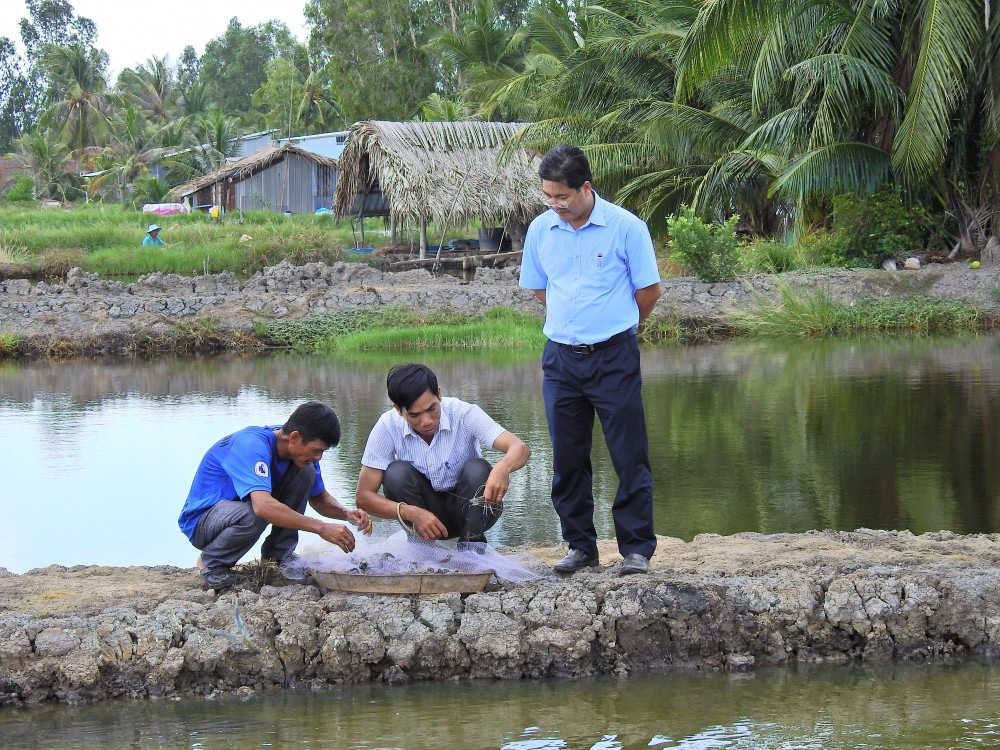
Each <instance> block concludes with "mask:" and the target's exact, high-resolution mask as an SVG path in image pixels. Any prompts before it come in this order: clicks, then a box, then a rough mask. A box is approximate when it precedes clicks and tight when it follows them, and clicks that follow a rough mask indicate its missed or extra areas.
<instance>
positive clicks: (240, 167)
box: [170, 143, 337, 198]
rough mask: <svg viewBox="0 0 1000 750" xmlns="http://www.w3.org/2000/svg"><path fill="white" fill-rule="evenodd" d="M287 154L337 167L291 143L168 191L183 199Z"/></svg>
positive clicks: (248, 172) (238, 177)
mask: <svg viewBox="0 0 1000 750" xmlns="http://www.w3.org/2000/svg"><path fill="white" fill-rule="evenodd" d="M287 154H298V155H299V156H304V157H306V158H307V159H311V160H312V161H314V162H316V163H318V164H323V165H326V166H330V167H336V166H337V160H336V159H329V158H327V157H325V156H320V155H319V154H314V153H312V152H311V151H306V150H305V149H301V148H299V147H298V146H293V145H292V144H291V143H286V144H285V145H284V146H266V147H265V148H262V149H260V150H259V151H254V152H253V153H252V154H250V155H248V156H244V157H243V158H242V159H239V160H238V161H234V162H230V163H229V164H226V165H225V166H223V167H220V168H219V169H217V170H215V171H214V172H210V173H208V174H206V175H202V176H201V177H196V178H195V179H193V180H191V181H190V182H187V183H185V184H183V185H181V186H180V187H176V188H174V189H173V190H171V191H170V195H171V196H174V197H176V198H183V197H184V196H186V195H191V194H192V193H196V192H198V191H199V190H201V189H202V188H203V187H208V186H209V185H213V184H215V183H216V182H219V181H221V180H233V179H242V178H244V177H247V176H248V175H251V174H253V173H255V172H259V171H261V170H262V169H267V168H268V167H270V166H271V165H272V164H274V163H276V162H279V161H281V160H282V159H284V158H285V156H286V155H287Z"/></svg>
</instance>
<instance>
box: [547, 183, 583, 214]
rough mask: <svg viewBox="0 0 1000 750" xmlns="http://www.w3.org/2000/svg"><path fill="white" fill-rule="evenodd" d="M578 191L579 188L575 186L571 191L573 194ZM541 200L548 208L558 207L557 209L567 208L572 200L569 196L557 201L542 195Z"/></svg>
mask: <svg viewBox="0 0 1000 750" xmlns="http://www.w3.org/2000/svg"><path fill="white" fill-rule="evenodd" d="M579 192H580V188H577V189H576V190H574V191H573V194H574V195H575V194H576V193H579ZM542 202H543V203H545V205H546V206H548V207H549V208H558V209H559V210H563V209H567V208H569V204H570V203H572V202H573V199H572V198H570V199H569V200H563V201H559V200H556V199H555V198H547V197H543V198H542Z"/></svg>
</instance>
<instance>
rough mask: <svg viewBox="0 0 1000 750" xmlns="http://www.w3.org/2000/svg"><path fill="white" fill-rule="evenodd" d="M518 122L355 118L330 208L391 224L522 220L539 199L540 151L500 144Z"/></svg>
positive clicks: (539, 205)
mask: <svg viewBox="0 0 1000 750" xmlns="http://www.w3.org/2000/svg"><path fill="white" fill-rule="evenodd" d="M524 127H525V123H504V122H478V121H471V122H468V121H467V122H387V121H380V120H366V121H363V122H358V123H355V125H354V126H353V127H352V128H351V131H350V135H349V136H348V139H347V147H346V148H345V149H344V152H343V153H342V154H341V156H340V164H339V166H340V178H339V180H338V181H337V189H336V191H335V192H334V197H333V210H334V212H335V213H336V214H337V216H338V217H340V216H351V217H354V218H364V217H366V216H387V217H389V218H390V220H391V223H392V225H393V227H395V226H396V225H397V224H401V223H403V222H406V221H412V222H414V223H417V224H419V225H420V257H424V255H425V254H426V248H427V222H428V221H433V222H435V223H438V224H442V225H446V226H447V225H453V224H459V223H467V222H469V221H471V220H474V219H479V220H480V222H481V225H482V226H483V227H506V226H508V225H509V224H511V223H512V222H519V223H522V224H527V223H528V222H530V221H531V219H532V218H534V217H535V216H537V215H538V214H539V213H541V212H542V211H543V210H545V208H546V206H545V204H544V203H543V201H542V193H541V186H540V184H539V180H538V166H539V163H540V162H541V155H540V154H537V153H533V152H530V151H526V150H524V149H519V148H511V149H507V150H504V145H505V144H506V143H507V142H508V141H509V140H510V139H511V138H513V137H514V136H515V135H516V134H517V133H518V131H520V130H521V129H522V128H524Z"/></svg>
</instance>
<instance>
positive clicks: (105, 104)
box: [41, 43, 111, 154]
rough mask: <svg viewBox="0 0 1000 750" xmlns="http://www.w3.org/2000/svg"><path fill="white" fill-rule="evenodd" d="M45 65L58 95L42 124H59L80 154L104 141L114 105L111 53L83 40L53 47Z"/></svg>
mask: <svg viewBox="0 0 1000 750" xmlns="http://www.w3.org/2000/svg"><path fill="white" fill-rule="evenodd" d="M45 66H46V69H47V71H48V73H49V76H50V79H51V81H52V85H53V87H54V90H55V91H57V92H58V94H57V96H58V98H57V100H56V101H55V102H54V103H53V104H52V105H51V106H50V107H49V108H48V109H47V110H46V111H45V114H44V115H43V117H42V122H41V125H42V127H43V128H50V127H51V128H55V129H56V131H57V132H58V133H59V134H60V135H61V137H62V138H63V142H64V143H66V145H67V146H69V148H70V150H71V151H73V152H76V153H77V154H81V153H82V152H83V151H84V149H86V148H87V147H88V146H100V145H104V142H105V138H106V136H107V133H108V130H109V122H108V115H109V112H110V108H111V99H110V97H109V96H108V94H107V80H106V79H105V76H104V69H105V68H106V66H107V55H106V54H105V53H104V52H101V51H100V50H96V49H94V48H93V47H84V46H83V45H82V44H79V43H77V44H72V45H70V46H68V47H52V48H50V50H49V51H48V52H47V53H46V55H45Z"/></svg>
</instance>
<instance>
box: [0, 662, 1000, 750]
mask: <svg viewBox="0 0 1000 750" xmlns="http://www.w3.org/2000/svg"><path fill="white" fill-rule="evenodd" d="M998 700H1000V674H998V668H997V667H996V666H990V665H983V664H976V663H966V664H960V665H952V666H942V665H923V666H913V665H885V666H877V667H873V666H851V667H838V668H800V669H789V670H759V671H757V672H754V673H749V674H718V673H709V674H701V673H694V674H671V675H645V676H639V677H630V678H627V679H615V678H601V679H588V680H577V681H563V680H551V681H546V682H530V681H521V682H504V683H491V682H480V681H477V682H463V683H451V684H415V685H404V686H385V685H345V686H342V687H338V688H335V689H332V690H330V691H327V692H319V693H309V692H294V691H292V692H281V693H275V694H270V695H255V696H252V697H250V698H248V699H244V700H240V699H238V698H235V697H226V698H221V699H217V700H210V701H209V700H204V699H184V700H181V701H178V702H158V703H144V704H139V705H136V704H104V705H98V706H83V707H76V708H66V707H57V708H49V707H45V708H38V709H30V710H24V711H7V712H4V713H2V714H0V736H3V737H4V739H5V746H9V747H17V748H25V750H29V749H30V748H40V747H46V748H68V747H72V748H81V749H84V750H86V749H89V748H105V747H108V748H124V747H131V748H146V747H157V748H196V747H197V748H204V749H205V750H217V749H220V748H249V747H268V746H272V747H299V748H304V749H308V748H325V747H329V748H356V749H358V750H362V749H365V750H367V749H369V748H500V749H502V750H542V749H544V750H548V749H549V748H573V749H582V750H585V749H590V750H607V749H610V748H644V747H656V748H747V749H749V748H817V749H818V748H830V747H836V748H870V747H883V748H887V747H893V748H900V747H920V748H938V747H941V748H944V747H959V748H962V747H991V746H996V745H997V744H998V743H1000V713H998V711H997V705H998Z"/></svg>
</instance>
